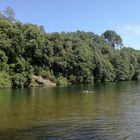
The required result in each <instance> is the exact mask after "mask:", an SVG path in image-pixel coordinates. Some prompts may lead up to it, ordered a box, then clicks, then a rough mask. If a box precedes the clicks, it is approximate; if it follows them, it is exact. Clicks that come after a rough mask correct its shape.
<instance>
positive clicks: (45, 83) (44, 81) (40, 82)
mask: <svg viewBox="0 0 140 140" xmlns="http://www.w3.org/2000/svg"><path fill="white" fill-rule="evenodd" d="M32 79H33V83H36V84H37V85H39V86H56V83H53V82H51V81H50V80H48V79H44V78H43V77H42V76H35V75H33V76H32Z"/></svg>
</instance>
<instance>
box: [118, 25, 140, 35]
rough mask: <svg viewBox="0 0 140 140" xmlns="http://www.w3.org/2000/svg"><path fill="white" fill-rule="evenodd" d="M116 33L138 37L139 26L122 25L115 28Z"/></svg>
mask: <svg viewBox="0 0 140 140" xmlns="http://www.w3.org/2000/svg"><path fill="white" fill-rule="evenodd" d="M117 30H118V32H120V33H122V34H126V35H130V36H135V37H138V36H140V25H129V24H127V25H123V26H118V27H117Z"/></svg>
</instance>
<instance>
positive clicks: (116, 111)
mask: <svg viewBox="0 0 140 140" xmlns="http://www.w3.org/2000/svg"><path fill="white" fill-rule="evenodd" d="M83 90H89V91H90V92H89V93H83V92H82V91H83ZM63 139H64V140H65V139H66V140H137V139H138V140H139V139H140V82H119V83H107V84H100V85H94V86H93V85H80V86H68V87H55V88H31V89H19V90H11V89H6V90H4V89H3V90H0V140H63Z"/></svg>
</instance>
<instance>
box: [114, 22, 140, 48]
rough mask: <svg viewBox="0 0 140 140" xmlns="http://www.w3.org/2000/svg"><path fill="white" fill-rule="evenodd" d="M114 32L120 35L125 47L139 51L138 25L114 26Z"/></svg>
mask: <svg viewBox="0 0 140 140" xmlns="http://www.w3.org/2000/svg"><path fill="white" fill-rule="evenodd" d="M115 30H116V32H117V33H118V34H119V35H121V37H122V39H123V42H124V45H125V46H126V47H129V46H130V47H134V48H135V49H139V50H140V25H130V24H126V25H121V26H116V28H115Z"/></svg>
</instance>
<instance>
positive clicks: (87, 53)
mask: <svg viewBox="0 0 140 140" xmlns="http://www.w3.org/2000/svg"><path fill="white" fill-rule="evenodd" d="M6 11H7V12H6ZM6 11H5V14H2V13H0V79H1V80H0V87H14V88H20V87H27V86H30V85H31V82H32V78H31V77H32V75H33V74H35V75H42V76H43V77H44V78H47V79H50V80H52V81H54V82H56V83H57V84H59V85H60V84H69V83H71V84H79V83H93V82H105V81H122V80H138V79H139V78H140V51H138V50H134V49H132V48H126V47H124V46H123V42H122V39H121V37H120V36H119V35H118V34H117V33H116V32H114V31H110V30H108V31H106V32H104V33H103V34H102V35H101V36H99V35H97V34H94V33H92V32H83V31H77V32H67V33H65V32H61V33H57V32H56V33H47V32H45V30H44V29H43V27H42V26H41V27H40V26H37V25H33V24H23V23H20V22H19V21H16V20H15V19H14V13H13V11H12V9H7V10H6ZM122 46H123V47H122Z"/></svg>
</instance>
